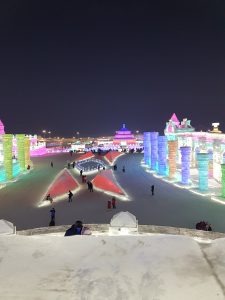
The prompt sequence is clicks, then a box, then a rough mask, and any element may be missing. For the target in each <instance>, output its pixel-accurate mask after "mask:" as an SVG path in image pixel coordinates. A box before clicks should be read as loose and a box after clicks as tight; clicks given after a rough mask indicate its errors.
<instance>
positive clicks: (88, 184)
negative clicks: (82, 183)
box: [87, 180, 91, 191]
mask: <svg viewBox="0 0 225 300" xmlns="http://www.w3.org/2000/svg"><path fill="white" fill-rule="evenodd" d="M90 183H91V182H90V180H88V181H87V186H88V190H89V191H90Z"/></svg>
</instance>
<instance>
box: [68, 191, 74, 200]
mask: <svg viewBox="0 0 225 300" xmlns="http://www.w3.org/2000/svg"><path fill="white" fill-rule="evenodd" d="M68 196H69V198H68V201H69V202H72V198H73V193H72V192H71V191H69V193H68Z"/></svg>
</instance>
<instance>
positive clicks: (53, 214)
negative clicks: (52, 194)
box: [50, 207, 55, 221]
mask: <svg viewBox="0 0 225 300" xmlns="http://www.w3.org/2000/svg"><path fill="white" fill-rule="evenodd" d="M50 214H51V221H55V209H54V207H53V208H52V209H51V210H50Z"/></svg>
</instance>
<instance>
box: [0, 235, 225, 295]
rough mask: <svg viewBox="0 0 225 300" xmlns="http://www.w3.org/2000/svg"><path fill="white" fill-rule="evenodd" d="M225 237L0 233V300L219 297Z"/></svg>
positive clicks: (224, 271)
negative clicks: (202, 242)
mask: <svg viewBox="0 0 225 300" xmlns="http://www.w3.org/2000/svg"><path fill="white" fill-rule="evenodd" d="M224 249H225V239H220V240H216V241H214V242H212V243H211V244H207V246H203V245H199V244H198V243H197V242H196V241H194V240H193V239H191V238H188V237H182V236H166V235H160V236H159V235H156V236H123V237H122V236H118V237H115V236H98V237H96V236H73V237H57V236H31V237H27V236H15V235H14V236H0V263H1V267H0V299H4V300H13V299H16V300H45V299H48V300H56V299H57V300H70V299H73V300H105V299H107V300H122V299H127V300H139V299H140V300H173V299H182V300H199V299H204V300H216V299H217V300H223V299H225V288H224V282H225V265H224V256H225V252H224Z"/></svg>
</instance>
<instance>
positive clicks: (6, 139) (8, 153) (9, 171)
mask: <svg viewBox="0 0 225 300" xmlns="http://www.w3.org/2000/svg"><path fill="white" fill-rule="evenodd" d="M12 138H13V135H12V134H4V135H3V153H4V167H5V179H6V180H10V179H12V178H13V165H12V155H13V154H12Z"/></svg>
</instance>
